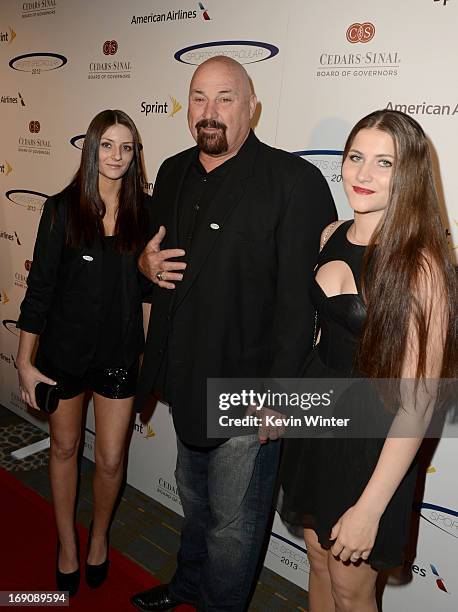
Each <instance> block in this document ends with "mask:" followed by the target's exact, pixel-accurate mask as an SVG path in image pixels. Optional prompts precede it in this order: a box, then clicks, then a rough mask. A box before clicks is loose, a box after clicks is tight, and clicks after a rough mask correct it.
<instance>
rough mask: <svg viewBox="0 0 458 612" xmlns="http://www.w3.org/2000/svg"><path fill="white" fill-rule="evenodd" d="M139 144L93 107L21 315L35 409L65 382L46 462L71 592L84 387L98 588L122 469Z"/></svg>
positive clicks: (126, 125) (141, 178)
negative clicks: (91, 416)
mask: <svg viewBox="0 0 458 612" xmlns="http://www.w3.org/2000/svg"><path fill="white" fill-rule="evenodd" d="M141 148H142V147H141V144H140V138H139V134H138V132H137V128H136V127H135V125H134V123H133V121H132V119H131V118H130V117H129V116H128V115H126V113H124V112H122V111H119V110H105V111H102V112H101V113H99V114H98V115H97V116H96V117H94V119H93V120H92V122H91V124H90V125H89V128H88V130H87V133H86V136H85V139H84V145H83V150H82V155H81V163H80V167H79V169H78V171H77V173H76V176H75V178H74V180H73V181H72V182H71V183H70V185H68V186H67V187H66V188H65V189H64V190H63V191H62V192H60V193H59V194H57V195H55V196H52V197H50V198H49V199H48V200H47V201H46V202H45V204H44V208H43V213H42V217H41V220H40V225H39V228H38V234H37V239H36V243H35V249H34V255H33V263H32V267H31V270H30V274H29V277H28V288H27V292H26V295H25V298H24V300H23V302H22V305H21V314H20V317H19V320H18V324H17V325H18V327H19V328H20V329H21V333H20V341H19V350H18V355H17V361H16V363H17V367H18V371H19V384H20V388H21V393H22V398H23V400H25V401H26V402H27V403H28V404H30V405H31V406H32V407H33V408H37V403H36V397H35V387H36V385H37V384H38V383H39V382H45V383H48V384H54V383H57V384H58V387H59V398H60V401H59V404H58V407H57V410H56V411H55V412H54V413H53V414H51V415H50V417H49V425H50V437H51V448H50V461H49V467H50V478H51V488H52V495H53V503H54V511H55V517H56V523H57V532H58V551H57V562H56V580H57V586H58V588H59V589H60V590H64V591H69V592H70V594H71V595H74V594H75V593H76V591H77V589H78V585H79V578H80V572H79V550H78V541H77V537H76V531H75V502H76V489H77V478H78V465H77V461H78V451H79V447H80V438H81V425H82V422H81V421H82V411H83V402H84V397H85V392H86V391H88V390H90V391H92V392H93V401H94V411H95V422H96V439H95V464H96V467H95V475H94V483H93V488H94V518H93V522H92V524H91V532H90V540H89V546H88V551H87V557H86V579H87V582H88V584H89V586H91V587H97V586H99V585H100V584H101V583H102V582H103V581H104V580H105V578H106V576H107V572H108V565H109V561H108V536H107V534H108V528H109V524H110V521H111V517H112V513H113V508H114V504H115V500H116V497H117V495H118V492H119V487H120V485H121V481H122V479H123V474H124V454H125V446H126V435H127V431H128V427H129V423H130V420H131V417H132V404H133V396H134V393H135V387H136V380H137V373H138V364H139V355H140V354H141V353H142V350H143V344H144V334H143V313H142V292H141V282H140V277H139V273H138V271H137V263H136V262H137V256H138V253H139V252H140V251H141V249H142V248H143V246H144V244H145V241H146V240H145V239H146V238H147V236H146V235H145V232H146V228H147V223H148V208H149V206H150V198H149V196H147V195H146V194H145V193H144V188H143V185H144V184H145V175H144V171H143V165H142V160H141ZM147 310H148V307H146V308H145V311H147ZM38 337H39V343H38V350H37V353H36V357H35V363H34V365H33V353H34V350H35V345H36V342H37V338H38Z"/></svg>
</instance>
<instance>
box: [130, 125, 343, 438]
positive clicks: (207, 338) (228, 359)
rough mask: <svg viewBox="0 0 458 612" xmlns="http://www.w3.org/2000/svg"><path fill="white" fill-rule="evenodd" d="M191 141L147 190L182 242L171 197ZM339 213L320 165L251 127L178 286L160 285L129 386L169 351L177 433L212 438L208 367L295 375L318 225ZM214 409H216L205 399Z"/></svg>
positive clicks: (150, 377)
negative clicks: (262, 136)
mask: <svg viewBox="0 0 458 612" xmlns="http://www.w3.org/2000/svg"><path fill="white" fill-rule="evenodd" d="M195 156H196V147H193V148H191V149H188V150H186V151H183V152H181V153H178V154H177V155H175V156H174V157H171V158H169V159H167V160H166V161H165V162H164V163H163V164H162V166H161V168H160V169H159V173H158V176H157V180H156V184H155V188H154V193H153V211H154V212H153V219H154V223H155V225H154V227H153V228H152V229H153V231H156V230H157V229H158V227H159V226H160V225H164V226H165V227H166V230H167V234H166V237H165V238H164V241H163V243H162V245H161V248H176V246H177V222H178V220H177V205H178V199H179V195H180V189H181V185H182V183H183V179H184V177H185V175H186V172H187V170H188V167H189V165H190V163H191V161H192V160H193V159H194V158H195ZM335 217H336V212H335V206H334V202H333V199H332V196H331V193H330V191H329V187H328V185H327V183H326V181H325V179H324V178H323V176H322V174H321V172H320V171H319V170H318V169H317V168H316V167H315V166H314V165H312V164H310V163H308V162H306V161H305V160H303V159H301V158H300V157H297V156H295V155H292V154H290V153H286V152H285V151H281V150H279V149H274V148H272V147H270V146H267V145H265V144H263V143H261V142H260V141H259V140H258V139H257V138H256V136H255V135H254V133H253V132H250V135H249V136H248V138H247V140H246V141H245V143H244V145H243V147H242V148H241V150H240V151H239V153H238V154H237V156H236V158H235V160H234V163H233V164H232V167H231V168H230V170H229V172H228V174H227V175H226V176H225V178H224V179H223V183H222V186H221V187H220V190H219V191H218V193H217V195H216V197H215V198H214V201H213V202H212V203H211V204H210V206H209V208H208V210H207V211H206V212H205V213H204V217H203V218H202V219H199V223H198V226H197V228H196V230H195V233H194V236H193V242H192V246H191V250H190V252H188V253H186V256H185V257H184V260H185V261H186V262H187V264H188V265H187V269H186V271H185V273H184V278H183V280H182V281H181V282H178V283H177V287H176V289H175V290H167V289H161V288H159V287H157V286H156V287H155V290H154V293H153V298H152V302H153V304H152V312H151V319H150V324H149V330H148V336H147V341H146V348H145V354H144V359H143V367H142V371H141V374H140V380H139V386H138V390H137V397H136V408H137V410H138V411H141V410H142V408H143V407H144V404H145V402H146V400H147V397H148V394H149V393H150V391H152V390H153V391H154V390H155V389H157V386H158V374H159V372H160V370H161V362H162V359H163V358H164V355H167V358H168V381H169V387H170V390H171V396H170V397H167V399H169V400H170V402H171V405H172V414H173V419H174V424H175V428H176V431H177V434H178V436H179V437H180V438H181V439H182V440H183V441H184V442H187V443H189V444H194V445H198V446H207V445H212V444H214V443H215V441H214V440H207V439H206V410H207V406H206V403H207V402H206V379H207V377H233V378H244V377H270V376H272V377H295V376H299V375H300V373H301V368H302V366H303V364H304V361H305V358H306V355H307V353H308V352H309V351H310V350H311V346H312V336H313V328H314V309H313V306H312V304H311V302H310V298H309V286H310V282H311V280H312V277H313V268H314V266H315V263H316V257H317V254H318V248H319V240H320V234H321V231H322V230H323V228H324V227H325V226H326V225H327V224H329V223H331V222H332V221H333V220H334V219H335ZM208 409H209V410H216V409H217V408H216V407H215V406H209V407H208Z"/></svg>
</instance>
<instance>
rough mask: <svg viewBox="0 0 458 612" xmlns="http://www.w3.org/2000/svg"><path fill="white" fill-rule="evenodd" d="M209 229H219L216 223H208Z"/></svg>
mask: <svg viewBox="0 0 458 612" xmlns="http://www.w3.org/2000/svg"><path fill="white" fill-rule="evenodd" d="M210 227H211V229H214V230H217V229H219V225H218V224H217V223H210Z"/></svg>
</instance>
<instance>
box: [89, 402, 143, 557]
mask: <svg viewBox="0 0 458 612" xmlns="http://www.w3.org/2000/svg"><path fill="white" fill-rule="evenodd" d="M132 406H133V397H129V398H127V399H108V398H106V397H103V396H101V395H99V394H98V393H94V412H95V431H96V435H95V475H94V484H93V487H94V520H93V525H92V541H91V549H90V551H89V554H88V557H87V560H88V563H90V564H91V565H99V564H100V563H103V562H104V561H105V559H106V556H107V544H106V533H107V530H108V527H109V524H110V520H111V516H112V513H113V507H114V504H115V501H116V498H117V496H118V493H119V487H120V486H121V482H122V479H123V476H124V457H125V450H126V436H127V431H128V429H129V423H130V420H131V418H132Z"/></svg>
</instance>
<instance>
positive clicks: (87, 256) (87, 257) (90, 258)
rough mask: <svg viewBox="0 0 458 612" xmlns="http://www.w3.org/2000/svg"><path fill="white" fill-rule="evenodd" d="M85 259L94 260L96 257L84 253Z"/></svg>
mask: <svg viewBox="0 0 458 612" xmlns="http://www.w3.org/2000/svg"><path fill="white" fill-rule="evenodd" d="M83 259H85V260H86V261H94V258H93V257H91V256H90V255H83Z"/></svg>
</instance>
